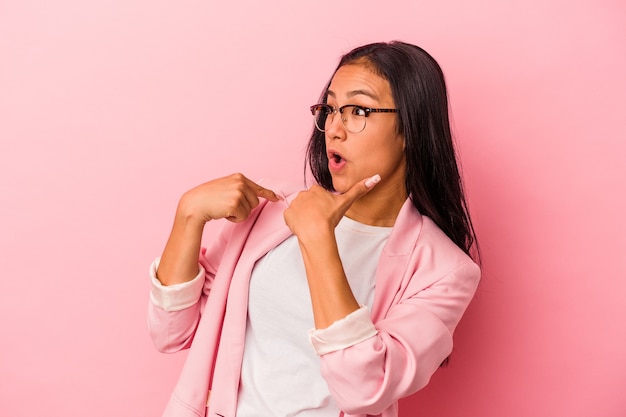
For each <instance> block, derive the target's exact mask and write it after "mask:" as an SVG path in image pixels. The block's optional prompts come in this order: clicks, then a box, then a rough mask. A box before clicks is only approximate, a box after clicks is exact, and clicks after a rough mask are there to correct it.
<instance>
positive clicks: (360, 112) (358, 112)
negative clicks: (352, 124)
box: [352, 106, 369, 117]
mask: <svg viewBox="0 0 626 417" xmlns="http://www.w3.org/2000/svg"><path fill="white" fill-rule="evenodd" d="M368 113H369V112H368V111H367V109H366V108H365V107H361V106H354V107H352V114H353V115H355V116H360V117H367V114H368Z"/></svg>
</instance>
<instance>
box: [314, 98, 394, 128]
mask: <svg viewBox="0 0 626 417" xmlns="http://www.w3.org/2000/svg"><path fill="white" fill-rule="evenodd" d="M349 107H352V114H353V115H355V116H362V117H368V116H369V115H370V113H397V112H398V109H376V108H372V107H364V106H359V105H358V104H346V105H344V106H341V107H339V108H337V107H333V106H331V105H330V104H326V103H318V104H314V105H312V106H311V107H310V109H311V114H312V115H313V116H315V112H316V111H318V110H323V112H322V114H321V115H320V116H319V117H318V119H315V127H316V128H317V130H319V131H320V132H324V131H326V129H325V128H322V127H320V124H321V125H322V126H324V127H325V125H326V118H327V117H328V116H329V115H334V114H335V113H337V112H339V113H341V114H343V112H344V110H345V109H347V108H349ZM361 111H362V112H364V113H363V114H359V112H361ZM341 122H342V123H343V124H344V126H346V129H347V128H348V126H347V125H346V119H344V118H343V117H342V118H341ZM365 125H366V123H363V129H361V130H359V131H358V132H352V131H351V132H352V133H360V132H362V131H363V130H365ZM348 130H349V129H348ZM349 131H350V130H349Z"/></svg>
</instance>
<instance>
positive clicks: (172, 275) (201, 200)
mask: <svg viewBox="0 0 626 417" xmlns="http://www.w3.org/2000/svg"><path fill="white" fill-rule="evenodd" d="M259 197H262V198H266V199H268V200H270V201H274V202H275V201H278V200H280V198H279V197H278V196H277V195H276V194H275V193H274V192H273V191H272V190H268V189H267V188H264V187H261V186H260V185H258V184H256V183H255V182H253V181H250V180H249V179H248V178H246V177H245V176H244V175H242V174H232V175H229V176H227V177H223V178H218V179H215V180H212V181H209V182H206V183H204V184H202V185H199V186H197V187H195V188H193V189H191V190H189V191H187V192H186V193H185V194H183V196H182V197H181V199H180V202H179V203H178V209H177V210H176V217H175V219H174V226H173V227H172V232H171V233H170V237H169V239H168V240H167V243H166V244H165V249H164V250H163V255H162V256H161V262H160V264H159V268H158V271H157V278H158V279H159V281H161V283H162V284H163V285H172V284H178V283H181V282H186V281H189V280H191V279H193V278H194V277H195V276H196V275H197V274H198V254H199V253H200V245H201V241H202V233H203V229H204V224H205V223H206V222H208V221H210V220H214V219H222V218H224V219H226V220H229V221H231V222H235V223H237V222H242V221H244V220H245V219H247V218H248V215H249V214H250V212H251V211H252V209H254V208H255V207H256V206H258V205H259Z"/></svg>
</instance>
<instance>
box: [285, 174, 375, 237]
mask: <svg viewBox="0 0 626 417" xmlns="http://www.w3.org/2000/svg"><path fill="white" fill-rule="evenodd" d="M378 181H380V176H379V175H374V176H373V177H371V178H367V179H365V180H362V181H359V182H357V183H356V184H354V185H353V186H352V188H350V189H349V190H348V191H346V192H345V193H343V194H336V193H331V192H329V191H327V190H325V189H324V188H322V187H320V186H319V185H314V186H313V187H311V188H310V189H308V190H306V191H301V192H300V193H298V195H297V196H296V198H295V199H294V200H293V201H292V202H291V204H290V205H289V207H288V208H287V209H286V210H285V212H284V214H283V215H284V218H285V223H286V224H287V226H289V229H290V230H291V232H292V233H293V234H294V235H296V236H297V237H298V239H299V240H300V241H302V240H307V239H309V238H315V237H316V236H320V235H322V234H323V233H324V232H331V233H334V230H335V227H337V224H339V221H340V220H341V218H342V217H343V216H344V215H345V214H346V211H348V209H349V208H350V207H351V206H352V204H353V203H354V202H355V201H356V200H358V199H359V198H360V197H362V196H363V195H365V194H367V192H368V191H369V190H371V189H372V188H373V187H374V185H376V183H377V182H378Z"/></svg>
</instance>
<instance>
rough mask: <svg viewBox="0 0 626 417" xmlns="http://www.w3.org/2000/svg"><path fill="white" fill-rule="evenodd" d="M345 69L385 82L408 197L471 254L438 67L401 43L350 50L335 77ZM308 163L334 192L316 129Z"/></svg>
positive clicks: (466, 212)
mask: <svg viewBox="0 0 626 417" xmlns="http://www.w3.org/2000/svg"><path fill="white" fill-rule="evenodd" d="M348 64H363V65H366V66H367V67H368V68H370V69H371V70H372V71H373V72H374V73H376V74H377V75H379V76H381V77H382V78H384V79H385V80H387V81H388V82H389V85H390V87H391V94H392V96H393V99H394V101H395V105H396V108H397V109H398V113H397V114H398V124H397V126H398V130H399V133H401V134H402V135H403V136H404V139H405V154H406V162H407V171H406V179H405V183H406V189H407V192H408V194H409V197H410V199H411V201H412V203H413V205H414V206H415V208H416V209H417V210H418V211H419V212H420V213H422V214H423V215H426V216H428V217H430V218H431V219H432V220H433V221H434V222H435V223H436V224H437V225H438V226H439V228H440V229H441V230H443V232H444V233H445V234H446V235H448V237H449V238H450V239H451V240H452V241H453V242H454V243H455V244H456V245H457V246H458V247H460V248H461V249H462V250H463V251H464V252H465V253H467V254H468V255H471V254H470V251H471V249H472V246H474V245H475V243H476V234H475V232H474V227H473V225H472V221H471V219H470V215H469V210H468V207H467V202H466V199H465V194H464V191H463V183H462V180H461V176H460V174H459V168H458V165H457V158H456V154H455V150H454V144H453V141H452V133H451V131H450V121H449V117H448V95H447V90H446V84H445V80H444V75H443V71H442V70H441V67H440V66H439V64H438V63H437V61H435V59H434V58H433V57H432V56H430V55H429V54H428V53H427V52H426V51H424V50H423V49H422V48H420V47H418V46H415V45H411V44H408V43H404V42H399V41H394V42H390V43H373V44H369V45H364V46H361V47H358V48H356V49H353V50H352V51H350V52H348V53H347V54H346V55H344V56H343V57H342V58H341V61H340V62H339V65H338V66H337V68H336V69H335V72H336V71H337V70H338V69H339V68H340V67H342V66H344V65H348ZM333 75H334V73H333ZM331 80H332V77H331ZM329 86H330V82H329V83H328V85H327V86H326V89H325V90H324V92H323V93H322V97H321V100H322V102H324V103H325V102H326V95H327V94H326V91H327V90H328V87H329ZM306 158H307V164H308V167H309V168H310V170H311V173H312V174H313V177H314V178H315V180H316V181H317V183H318V184H320V185H321V186H322V187H324V188H325V189H327V190H333V184H332V177H331V175H330V172H329V170H328V157H327V155H326V142H325V138H324V133H323V132H319V131H318V130H317V129H315V128H313V132H312V134H311V138H310V140H309V145H308V148H307V155H306ZM477 256H478V253H477Z"/></svg>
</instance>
